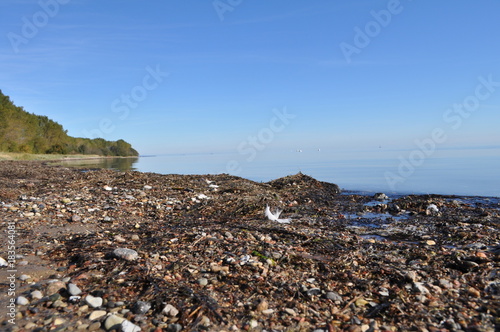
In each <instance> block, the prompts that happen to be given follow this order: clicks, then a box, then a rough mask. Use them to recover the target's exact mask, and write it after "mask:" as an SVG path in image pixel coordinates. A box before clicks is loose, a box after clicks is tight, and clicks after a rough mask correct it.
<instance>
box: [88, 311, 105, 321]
mask: <svg viewBox="0 0 500 332" xmlns="http://www.w3.org/2000/svg"><path fill="white" fill-rule="evenodd" d="M106 314H107V312H106V311H105V310H95V311H92V312H91V313H90V315H89V319H90V320H96V319H99V318H101V317H103V316H106Z"/></svg>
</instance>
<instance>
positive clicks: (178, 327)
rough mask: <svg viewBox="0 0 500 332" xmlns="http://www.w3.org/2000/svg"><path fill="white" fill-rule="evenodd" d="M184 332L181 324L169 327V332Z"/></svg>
mask: <svg viewBox="0 0 500 332" xmlns="http://www.w3.org/2000/svg"><path fill="white" fill-rule="evenodd" d="M180 331H182V325H180V324H169V325H168V326H167V332H180Z"/></svg>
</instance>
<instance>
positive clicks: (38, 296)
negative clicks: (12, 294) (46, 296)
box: [31, 290, 43, 300]
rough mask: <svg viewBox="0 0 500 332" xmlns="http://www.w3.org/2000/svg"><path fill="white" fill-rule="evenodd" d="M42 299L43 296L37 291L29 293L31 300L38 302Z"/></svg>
mask: <svg viewBox="0 0 500 332" xmlns="http://www.w3.org/2000/svg"><path fill="white" fill-rule="evenodd" d="M42 297H43V294H42V292H40V291H39V290H34V291H32V292H31V298H32V299H34V300H40V299H41V298H42Z"/></svg>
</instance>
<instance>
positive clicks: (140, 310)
mask: <svg viewBox="0 0 500 332" xmlns="http://www.w3.org/2000/svg"><path fill="white" fill-rule="evenodd" d="M149 309H151V303H149V302H145V301H137V302H136V303H135V304H134V306H133V307H132V312H133V313H134V314H136V315H143V314H145V313H146V312H148V311H149Z"/></svg>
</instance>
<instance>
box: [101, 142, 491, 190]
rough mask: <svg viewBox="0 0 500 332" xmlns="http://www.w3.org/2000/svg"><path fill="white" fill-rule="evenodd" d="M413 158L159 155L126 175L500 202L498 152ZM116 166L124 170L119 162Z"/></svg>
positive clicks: (378, 153) (291, 153)
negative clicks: (302, 181) (307, 182)
mask: <svg viewBox="0 0 500 332" xmlns="http://www.w3.org/2000/svg"><path fill="white" fill-rule="evenodd" d="M411 152H412V151H411V150H408V151H406V150H392V151H383V149H380V150H356V151H347V150H345V151H342V150H335V149H329V150H328V149H310V150H296V149H294V150H292V149H275V150H271V149H268V150H263V151H259V152H258V153H257V154H255V155H250V154H247V155H245V154H241V153H238V152H236V151H234V152H227V153H220V152H219V153H187V154H163V155H156V156H143V157H140V158H138V159H136V160H132V161H130V162H129V169H134V170H138V171H142V172H154V173H160V174H220V173H228V174H232V175H237V176H241V177H244V178H247V179H250V180H254V181H259V182H267V181H270V180H273V179H277V178H280V177H283V176H286V175H292V174H296V173H298V172H302V173H303V174H306V175H309V176H312V177H314V178H316V179H318V180H321V181H326V182H331V183H336V184H338V185H339V186H340V187H341V188H342V189H344V190H350V191H358V192H359V191H366V192H368V193H370V192H384V193H387V194H398V193H400V194H443V195H461V196H489V197H500V171H499V170H500V149H492V148H485V149H483V150H481V149H476V150H474V151H470V150H460V149H453V150H445V151H440V152H438V153H435V154H433V155H432V156H428V157H427V156H426V157H425V158H423V159H422V160H411V159H409V156H411ZM107 164H108V165H110V164H111V165H112V164H113V163H110V162H109V161H108V163H107ZM120 165H121V167H120V169H121V170H124V168H125V167H124V166H123V161H122V163H121V164H120ZM104 167H108V168H114V167H112V166H111V167H110V166H104Z"/></svg>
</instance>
